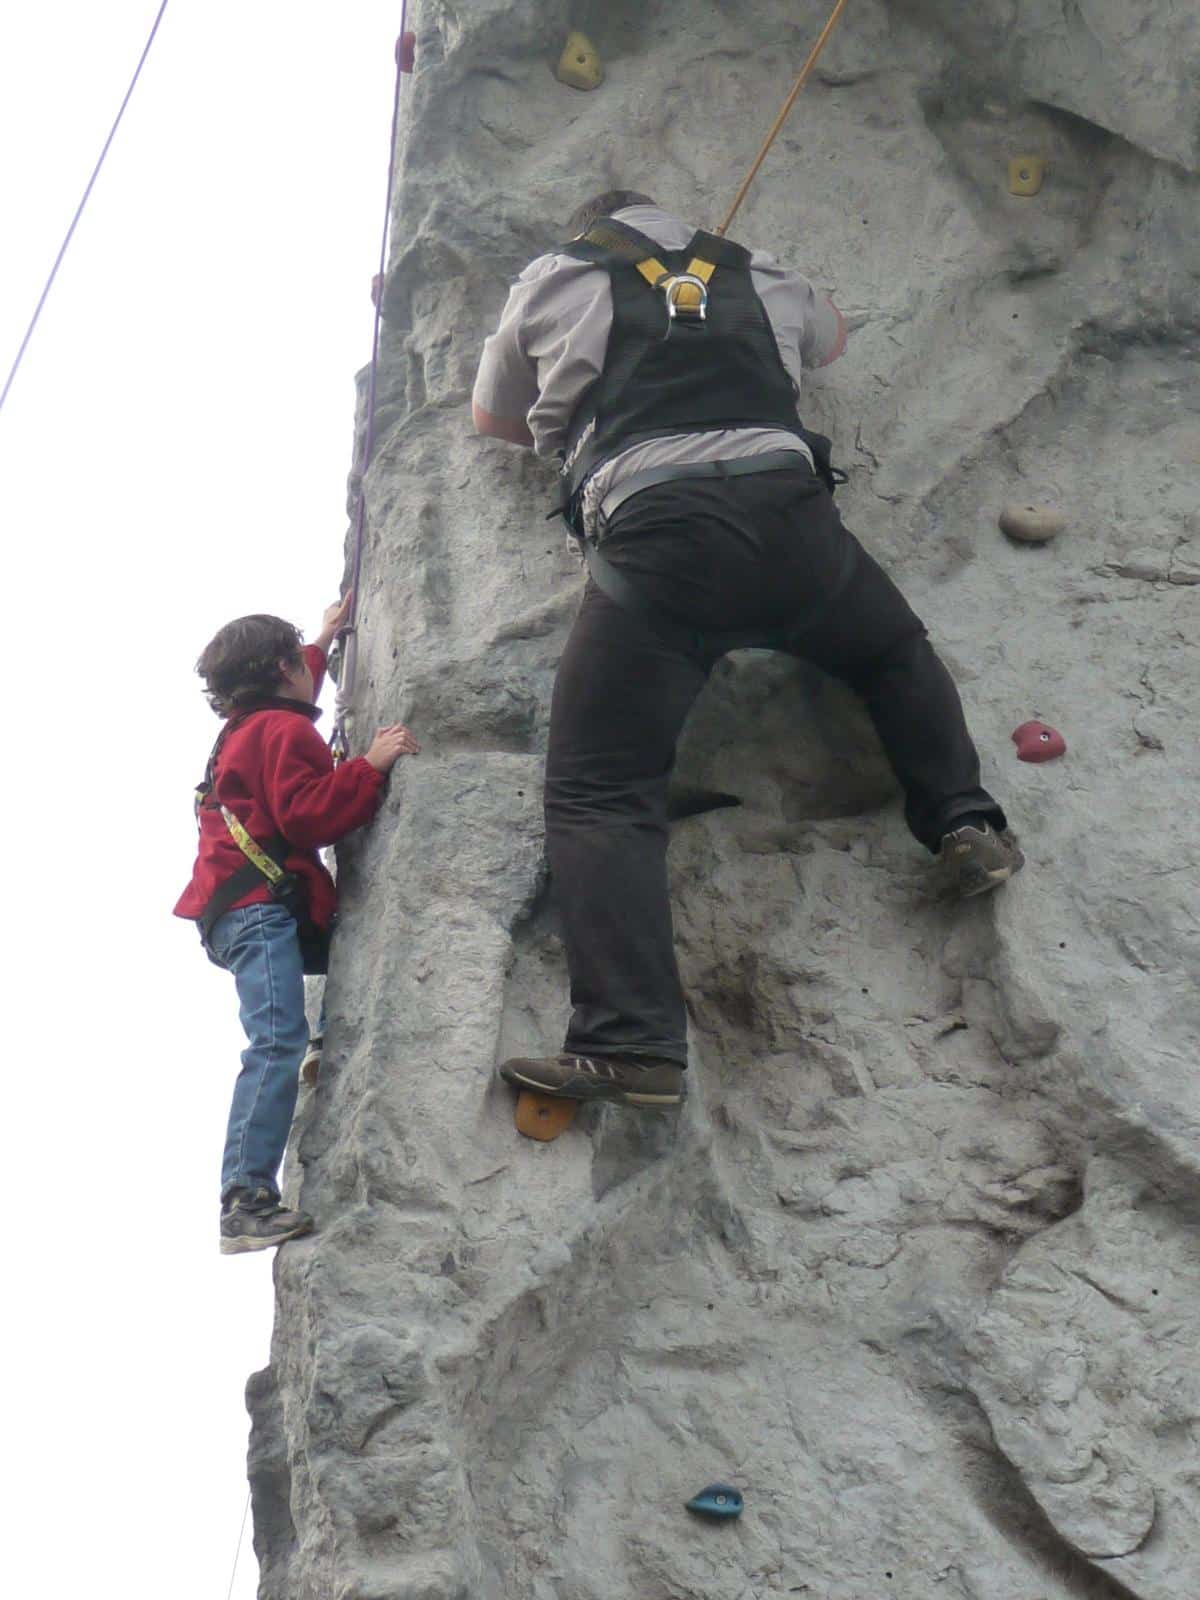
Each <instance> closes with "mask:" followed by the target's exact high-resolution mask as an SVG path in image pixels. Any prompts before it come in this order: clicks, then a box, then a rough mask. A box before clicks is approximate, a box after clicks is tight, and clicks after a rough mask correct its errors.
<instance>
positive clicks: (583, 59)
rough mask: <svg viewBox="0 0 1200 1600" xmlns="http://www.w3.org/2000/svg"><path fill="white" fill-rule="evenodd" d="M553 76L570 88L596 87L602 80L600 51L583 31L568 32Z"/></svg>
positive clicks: (602, 70) (602, 71)
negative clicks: (564, 46)
mask: <svg viewBox="0 0 1200 1600" xmlns="http://www.w3.org/2000/svg"><path fill="white" fill-rule="evenodd" d="M554 76H555V77H556V78H557V79H558V81H559V83H565V84H567V85H569V87H570V88H572V89H598V88H599V87H600V85H601V84H602V83H603V82H604V68H603V67H602V66H601V64H600V53H599V51H598V50H597V49H596V46H595V45H594V44H593V43H592V41H591V40H590V39H589V38H588V37H587V35H586V34H584V33H569V34H568V35H567V43H566V48H565V49H564V50H563V53H562V55H561V56H559V58H558V65H557V67H555V69H554Z"/></svg>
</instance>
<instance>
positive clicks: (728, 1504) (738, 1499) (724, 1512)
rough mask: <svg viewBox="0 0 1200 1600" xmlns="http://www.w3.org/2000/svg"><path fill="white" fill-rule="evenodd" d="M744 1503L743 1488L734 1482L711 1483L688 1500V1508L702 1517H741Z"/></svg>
mask: <svg viewBox="0 0 1200 1600" xmlns="http://www.w3.org/2000/svg"><path fill="white" fill-rule="evenodd" d="M744 1503H745V1502H744V1501H743V1500H742V1492H741V1490H740V1489H735V1488H734V1487H733V1485H732V1484H729V1483H710V1484H709V1486H708V1488H707V1489H701V1491H700V1493H699V1494H698V1495H694V1496H693V1497H692V1499H690V1500H689V1501H688V1503H687V1508H688V1510H689V1511H694V1512H695V1513H696V1515H697V1516H700V1517H740V1516H741V1514H742V1506H743V1505H744Z"/></svg>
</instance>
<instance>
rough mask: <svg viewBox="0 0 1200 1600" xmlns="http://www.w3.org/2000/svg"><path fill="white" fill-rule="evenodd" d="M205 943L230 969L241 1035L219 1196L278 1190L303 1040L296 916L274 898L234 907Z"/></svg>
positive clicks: (304, 1025) (301, 970)
mask: <svg viewBox="0 0 1200 1600" xmlns="http://www.w3.org/2000/svg"><path fill="white" fill-rule="evenodd" d="M209 944H210V947H211V949H212V953H213V955H214V957H215V958H216V960H217V963H218V965H219V966H222V967H225V968H226V970H227V971H229V972H232V973H233V976H234V980H235V982H236V983H237V992H238V1000H239V1002H240V1003H241V1017H242V1027H243V1028H244V1029H245V1032H246V1039H247V1044H246V1048H245V1049H244V1050H243V1051H242V1070H241V1072H240V1073H239V1074H238V1079H237V1082H236V1083H235V1084H234V1088H233V1104H232V1105H231V1106H230V1108H229V1128H228V1131H227V1133H226V1136H225V1159H224V1161H223V1162H222V1164H221V1198H222V1200H224V1198H225V1197H226V1195H227V1194H228V1193H229V1191H230V1190H231V1189H259V1188H265V1189H269V1190H270V1191H271V1193H272V1194H273V1195H276V1196H278V1193H279V1186H278V1184H277V1183H276V1181H275V1180H276V1175H277V1173H278V1171H279V1164H280V1162H281V1161H282V1160H283V1153H284V1151H285V1150H286V1149H287V1142H288V1134H289V1132H290V1131H291V1126H292V1113H293V1112H294V1111H295V1109H296V1094H297V1091H298V1087H299V1084H298V1074H299V1071H300V1061H301V1058H302V1057H303V1055H304V1048H305V1045H306V1044H307V1043H308V1025H307V1023H306V1022H305V1020H304V965H303V961H302V959H301V956H300V941H299V939H298V938H297V935H296V923H295V919H294V918H293V917H292V916H291V915H290V914H289V913H288V912H287V911H285V910H284V908H283V907H282V906H279V905H273V904H270V903H264V904H262V905H253V906H239V907H237V908H236V909H235V910H233V911H227V912H226V913H225V915H224V916H223V917H221V918H219V920H218V921H217V922H215V923H214V924H213V928H212V932H211V933H210V935H209Z"/></svg>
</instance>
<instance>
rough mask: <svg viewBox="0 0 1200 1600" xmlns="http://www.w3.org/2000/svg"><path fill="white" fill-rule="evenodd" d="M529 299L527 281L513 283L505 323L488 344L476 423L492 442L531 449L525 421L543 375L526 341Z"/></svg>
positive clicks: (478, 381) (476, 396) (474, 400)
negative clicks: (523, 332) (501, 441)
mask: <svg viewBox="0 0 1200 1600" xmlns="http://www.w3.org/2000/svg"><path fill="white" fill-rule="evenodd" d="M527 295H528V288H527V285H526V284H525V283H524V282H520V281H518V282H517V283H515V284H514V285H513V287H512V288H511V290H510V291H509V295H508V300H507V303H506V304H505V307H504V311H503V313H502V315H501V317H500V324H499V326H498V327H497V329H496V331H495V333H493V334H492V335H491V337H490V338H489V339H487V340H486V341H485V343H484V346H483V355H482V357H481V359H480V362H479V371H478V373H477V374H476V377H475V389H474V393H473V394H472V396H471V420H472V421H473V422H474V424H475V431H476V432H477V433H482V434H484V435H485V436H486V437H487V438H489V439H503V440H505V441H506V442H507V443H508V444H518V445H522V446H523V447H524V448H526V449H531V448H532V447H533V444H534V438H533V434H532V433H531V432H530V429H529V424H528V423H527V422H526V420H525V419H526V417H527V415H528V413H529V408H530V407H531V406H532V405H533V404H534V403H535V402H536V400H537V397H538V372H537V363H536V361H533V360H531V359H530V357H529V355H528V354H527V353H526V350H525V345H524V340H523V337H522V330H523V326H524V321H525V302H526V298H527Z"/></svg>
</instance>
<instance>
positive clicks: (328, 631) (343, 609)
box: [313, 589, 354, 655]
mask: <svg viewBox="0 0 1200 1600" xmlns="http://www.w3.org/2000/svg"><path fill="white" fill-rule="evenodd" d="M353 598H354V591H353V590H352V589H347V590H346V593H345V594H344V595H343V596H342V598H341V599H340V600H335V601H334V602H333V604H332V605H331V606H326V607H325V615H324V616H323V617H322V618H321V631H320V633H319V634H318V635H317V637H316V638H315V639H314V640H313V643H314V644H315V645H316V647H317V649H318V650H322V651H324V653H325V654H326V655H328V654H329V647H330V645H331V644H332V643H333V641H334V640H335V639H336V638H337V636H338V632H339V630H340V629H341V628H342V626H343V624H344V623H345V621H346V619H347V617H349V615H350V602H351V601H352V600H353Z"/></svg>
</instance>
